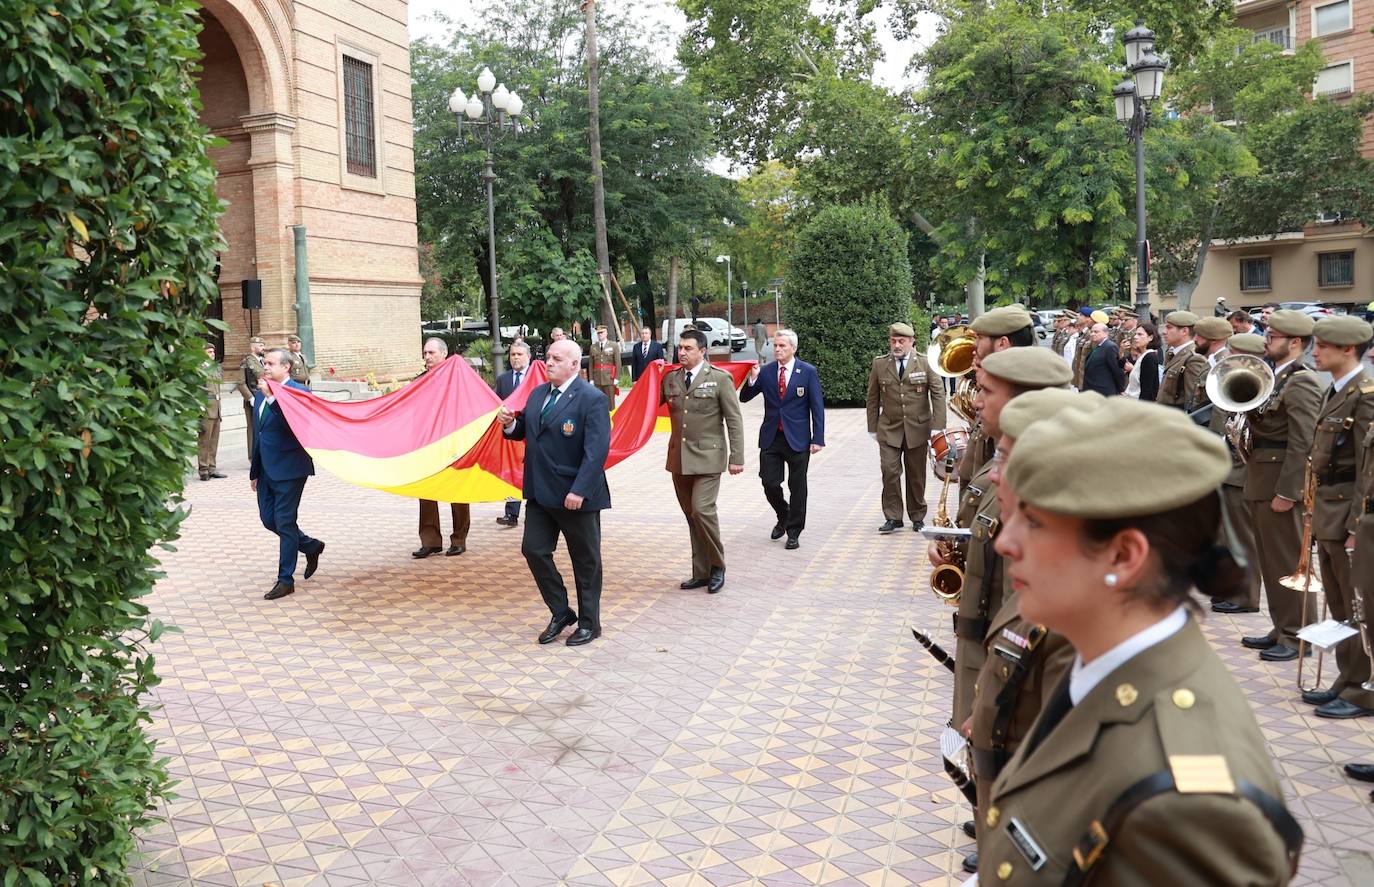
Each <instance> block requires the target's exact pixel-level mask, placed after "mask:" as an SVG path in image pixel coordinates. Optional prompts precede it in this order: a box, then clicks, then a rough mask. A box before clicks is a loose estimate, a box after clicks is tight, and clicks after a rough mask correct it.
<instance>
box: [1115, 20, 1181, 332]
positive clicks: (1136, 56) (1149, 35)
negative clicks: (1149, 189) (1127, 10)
mask: <svg viewBox="0 0 1374 887" xmlns="http://www.w3.org/2000/svg"><path fill="white" fill-rule="evenodd" d="M1122 42H1123V43H1124V44H1125V46H1126V70H1127V71H1128V72H1130V75H1131V76H1130V77H1128V78H1127V79H1125V80H1123V81H1121V82H1120V83H1118V84H1117V85H1116V88H1115V89H1113V90H1112V98H1113V99H1114V100H1115V102H1116V119H1117V121H1118V122H1119V123H1121V124H1123V125H1124V126H1125V127H1126V135H1127V137H1128V138H1130V139H1131V140H1132V141H1133V142H1134V143H1135V240H1136V265H1135V311H1136V314H1138V315H1139V316H1140V319H1141V320H1142V321H1148V320H1149V319H1150V241H1149V240H1148V239H1147V238H1146V237H1145V128H1146V127H1148V126H1149V125H1150V104H1151V103H1152V102H1154V101H1155V100H1156V99H1158V98H1159V96H1160V94H1161V93H1163V91H1164V72H1165V71H1166V70H1167V69H1168V67H1169V63H1168V62H1166V61H1165V60H1164V59H1162V58H1160V57H1159V56H1158V55H1156V54H1155V32H1154V31H1151V30H1150V29H1149V28H1147V27H1145V23H1144V22H1143V21H1140V20H1137V21H1136V23H1135V27H1134V28H1131V30H1129V31H1127V32H1126V36H1125V38H1124V39H1123V40H1122Z"/></svg>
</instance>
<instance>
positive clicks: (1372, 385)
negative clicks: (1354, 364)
mask: <svg viewBox="0 0 1374 887" xmlns="http://www.w3.org/2000/svg"><path fill="white" fill-rule="evenodd" d="M1360 393H1361V394H1374V382H1362V383H1361V384H1360Z"/></svg>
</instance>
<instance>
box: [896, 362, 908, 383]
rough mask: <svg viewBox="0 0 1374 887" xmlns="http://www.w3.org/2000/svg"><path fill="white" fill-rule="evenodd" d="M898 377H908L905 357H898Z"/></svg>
mask: <svg viewBox="0 0 1374 887" xmlns="http://www.w3.org/2000/svg"><path fill="white" fill-rule="evenodd" d="M897 378H898V379H905V378H906V358H905V357H899V358H897Z"/></svg>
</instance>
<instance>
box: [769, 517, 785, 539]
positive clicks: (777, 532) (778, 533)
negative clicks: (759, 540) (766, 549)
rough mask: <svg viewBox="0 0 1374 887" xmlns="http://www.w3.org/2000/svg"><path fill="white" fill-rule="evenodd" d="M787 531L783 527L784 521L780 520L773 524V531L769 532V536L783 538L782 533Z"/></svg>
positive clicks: (770, 537)
mask: <svg viewBox="0 0 1374 887" xmlns="http://www.w3.org/2000/svg"><path fill="white" fill-rule="evenodd" d="M785 532H787V530H786V529H784V528H783V525H782V521H778V522H777V523H775V524H773V532H771V533H769V534H768V538H769V539H781V538H782V534H783V533H785Z"/></svg>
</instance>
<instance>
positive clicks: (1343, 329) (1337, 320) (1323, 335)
mask: <svg viewBox="0 0 1374 887" xmlns="http://www.w3.org/2000/svg"><path fill="white" fill-rule="evenodd" d="M1312 335H1314V336H1316V337H1317V338H1318V339H1321V340H1322V341H1323V342H1325V343H1326V344H1328V345H1337V346H1339V347H1342V348H1344V347H1345V346H1347V345H1363V344H1364V343H1365V342H1368V341H1369V340H1370V339H1374V327H1371V326H1370V325H1369V324H1368V323H1367V322H1366V321H1363V320H1360V319H1359V318H1358V317H1351V316H1350V315H1348V314H1347V315H1343V316H1340V317H1323V318H1322V319H1321V320H1319V321H1317V325H1316V326H1315V327H1313V328H1312Z"/></svg>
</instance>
